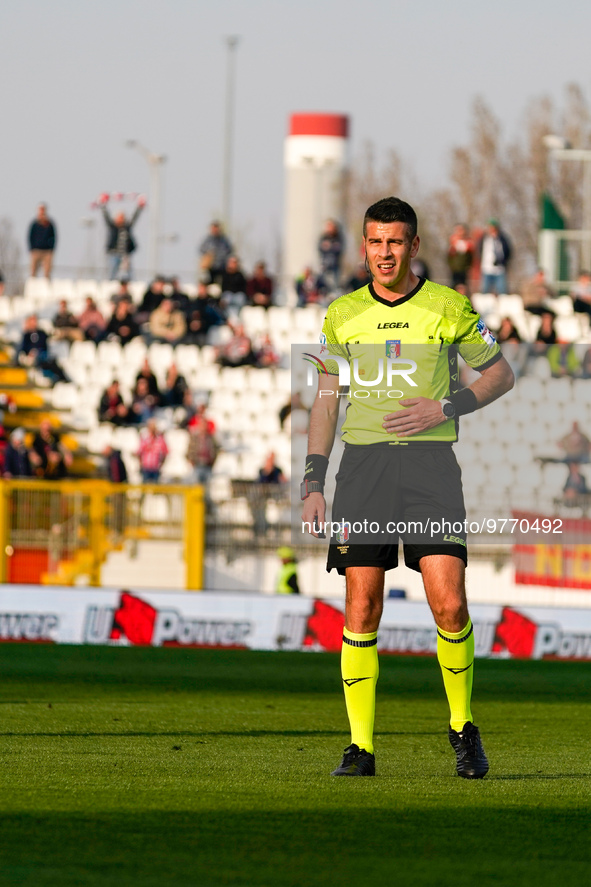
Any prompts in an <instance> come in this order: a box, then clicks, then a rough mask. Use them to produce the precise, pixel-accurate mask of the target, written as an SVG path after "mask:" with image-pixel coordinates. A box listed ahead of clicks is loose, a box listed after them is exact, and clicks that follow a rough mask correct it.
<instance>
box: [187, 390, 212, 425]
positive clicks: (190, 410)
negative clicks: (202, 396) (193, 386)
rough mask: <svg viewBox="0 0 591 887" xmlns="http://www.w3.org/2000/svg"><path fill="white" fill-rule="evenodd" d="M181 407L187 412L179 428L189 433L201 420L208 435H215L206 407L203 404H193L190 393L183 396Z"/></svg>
mask: <svg viewBox="0 0 591 887" xmlns="http://www.w3.org/2000/svg"><path fill="white" fill-rule="evenodd" d="M183 406H184V407H185V409H186V411H187V416H186V418H185V419H184V421H183V422H181V428H188V429H189V431H191V429H193V428H195V427H196V426H197V425H198V424H199V422H200V421H202V420H203V421H204V422H205V427H206V428H207V430H208V432H209V433H210V434H215V422H214V421H213V419H210V418H209V416H208V415H207V407H206V406H205V404H204V403H199V404H195V403H194V402H193V395H192V394H191V392H190V391H188V392H187V393H186V394H185V401H184V404H183Z"/></svg>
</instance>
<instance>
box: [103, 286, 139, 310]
mask: <svg viewBox="0 0 591 887" xmlns="http://www.w3.org/2000/svg"><path fill="white" fill-rule="evenodd" d="M109 301H110V302H111V305H112V306H113V308H116V307H117V305H118V304H119V302H127V303H128V304H129V305H131V304H132V303H133V299H132V297H131V292H130V289H129V281H128V280H120V281H119V289H118V290H117V292H116V293H113V295H112V296H111V298H110V300H109Z"/></svg>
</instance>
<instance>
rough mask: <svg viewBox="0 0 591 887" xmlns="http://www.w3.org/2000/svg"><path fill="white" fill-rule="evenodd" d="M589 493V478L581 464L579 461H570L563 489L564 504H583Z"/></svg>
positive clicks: (573, 505) (572, 505)
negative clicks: (582, 470)
mask: <svg viewBox="0 0 591 887" xmlns="http://www.w3.org/2000/svg"><path fill="white" fill-rule="evenodd" d="M589 493H590V490H589V488H588V486H587V480H586V478H585V475H584V474H583V473H582V472H581V468H580V465H579V464H578V462H569V465H568V477H567V479H566V483H565V485H564V487H563V490H562V496H563V501H564V504H565V505H570V506H571V507H575V506H577V505H583V504H584V502H585V500H586V499H587V497H588V496H589Z"/></svg>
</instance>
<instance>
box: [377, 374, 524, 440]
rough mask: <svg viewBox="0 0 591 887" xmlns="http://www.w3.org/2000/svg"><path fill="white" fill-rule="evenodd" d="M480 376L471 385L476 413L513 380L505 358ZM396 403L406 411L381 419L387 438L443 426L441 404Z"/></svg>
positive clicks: (407, 400)
mask: <svg viewBox="0 0 591 887" xmlns="http://www.w3.org/2000/svg"><path fill="white" fill-rule="evenodd" d="M479 372H480V378H479V379H476V381H474V382H473V383H472V384H471V385H470V391H472V393H473V394H474V396H475V397H476V402H477V404H478V409H480V408H481V407H485V406H486V405H487V404H489V403H492V402H493V400H496V399H497V398H498V397H501V396H502V395H503V394H506V393H507V391H510V390H511V388H513V384H514V382H515V376H514V375H513V370H512V369H511V367H510V366H509V364H508V363H507V361H506V360H505V358H504V357H501V358H500V359H499V360H497V361H495V363H493V364H492V365H491V366H489V367H487V368H486V369H484V370H480V371H479ZM398 402H399V404H400V405H401V406H403V407H404V408H405V409H404V410H402V411H398V412H396V413H390V414H389V415H387V416H384V423H383V427H384V429H385V430H386V431H387V432H388V434H394V435H395V436H396V437H409V436H410V435H412V434H419V433H420V432H421V431H427V430H428V429H429V428H435V426H436V425H440V424H441V422H445V416H444V415H443V413H442V412H441V403H440V402H439V401H438V400H430V399H429V398H428V397H408V398H405V399H404V400H400V401H398Z"/></svg>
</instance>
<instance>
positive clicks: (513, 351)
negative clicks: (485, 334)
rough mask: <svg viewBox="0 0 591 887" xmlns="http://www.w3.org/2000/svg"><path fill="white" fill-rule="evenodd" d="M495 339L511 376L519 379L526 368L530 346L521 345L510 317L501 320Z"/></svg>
mask: <svg viewBox="0 0 591 887" xmlns="http://www.w3.org/2000/svg"><path fill="white" fill-rule="evenodd" d="M496 339H497V342H498V343H499V345H500V346H501V350H502V352H503V357H504V358H505V360H506V361H507V363H508V364H509V366H510V367H511V369H512V370H513V375H514V376H515V378H516V379H519V378H520V377H521V376H522V375H523V373H524V372H525V369H526V367H527V361H528V359H529V356H530V346H529V345H526V344H524V343H523V341H522V338H521V336H520V335H519V330H518V329H517V328H516V326H515V324H514V323H513V321H512V320H511V318H510V317H503V319H502V320H501V326H500V328H499V331H498V333H497V334H496Z"/></svg>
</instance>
